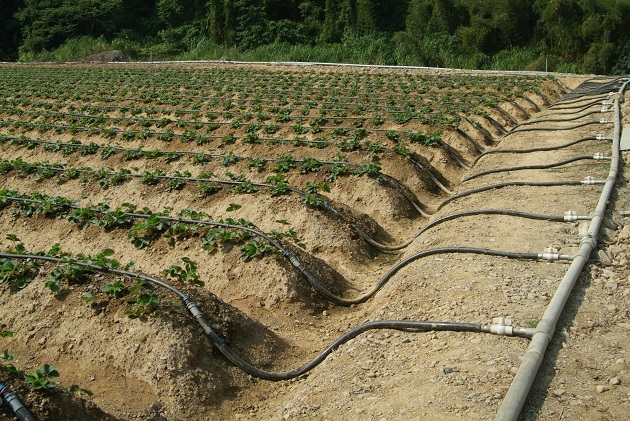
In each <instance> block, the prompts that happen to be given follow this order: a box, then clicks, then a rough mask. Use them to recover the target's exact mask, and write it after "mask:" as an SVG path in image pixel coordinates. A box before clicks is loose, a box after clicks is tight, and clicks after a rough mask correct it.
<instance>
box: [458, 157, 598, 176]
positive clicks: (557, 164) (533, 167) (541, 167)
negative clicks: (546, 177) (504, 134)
mask: <svg viewBox="0 0 630 421" xmlns="http://www.w3.org/2000/svg"><path fill="white" fill-rule="evenodd" d="M587 159H595V158H594V157H593V155H584V156H576V157H574V158H570V159H567V160H564V161H560V162H555V163H552V164H542V165H524V166H520V167H508V168H496V169H494V170H487V171H482V172H478V173H475V174H471V175H469V176H468V177H464V178H463V179H462V183H463V182H465V181H469V180H472V179H475V178H478V177H482V176H484V175H488V174H496V173H501V172H511V171H523V170H545V169H548V168H555V167H561V166H563V165H567V164H571V163H573V162H577V161H584V160H587Z"/></svg>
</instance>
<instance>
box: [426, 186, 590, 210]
mask: <svg viewBox="0 0 630 421" xmlns="http://www.w3.org/2000/svg"><path fill="white" fill-rule="evenodd" d="M582 184H585V183H584V182H582V181H542V182H537V181H509V182H506V183H498V184H491V185H489V186H483V187H478V188H476V189H472V190H467V191H464V192H461V193H458V194H455V195H453V196H451V197H449V198H448V199H446V200H445V201H443V202H442V203H440V205H439V206H438V208H437V210H440V209H442V208H443V207H444V205H446V204H448V203H450V202H452V201H454V200H457V199H460V198H462V197H466V196H470V195H472V194H476V193H481V192H485V191H488V190H494V189H501V188H503V187H513V186H516V187H520V186H532V187H554V186H580V185H582Z"/></svg>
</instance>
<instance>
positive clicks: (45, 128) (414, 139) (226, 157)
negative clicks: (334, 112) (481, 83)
mask: <svg viewBox="0 0 630 421" xmlns="http://www.w3.org/2000/svg"><path fill="white" fill-rule="evenodd" d="M0 128H9V129H10V130H9V132H11V131H12V130H13V131H20V132H21V133H27V132H30V131H37V132H38V133H40V134H45V133H48V132H53V133H55V134H64V133H69V134H71V135H76V134H78V133H81V132H82V133H87V135H88V136H96V137H99V138H103V137H104V138H109V139H111V138H115V137H117V136H118V135H120V137H121V139H125V140H126V141H135V140H139V141H147V140H149V139H157V140H160V141H162V142H165V143H166V144H170V143H171V142H172V141H173V139H179V141H180V142H181V143H184V144H186V143H195V144H197V145H199V146H206V145H209V144H210V142H211V139H218V140H219V142H218V143H217V144H216V147H219V148H221V147H224V146H226V145H232V144H235V143H236V142H240V143H242V144H250V145H272V144H276V145H287V144H289V145H292V146H297V147H311V148H317V149H324V148H327V147H335V148H337V149H338V150H339V151H340V152H354V151H364V152H367V153H368V158H369V159H370V160H372V161H373V160H375V159H376V158H377V157H378V154H379V153H381V152H383V151H387V150H391V151H393V152H395V153H396V154H398V155H401V156H402V157H404V158H405V159H409V158H410V157H411V156H412V154H413V151H412V150H411V149H410V148H409V144H408V143H406V142H404V141H403V138H401V132H399V131H395V130H390V131H387V132H386V133H385V137H386V138H387V139H388V140H389V141H391V142H394V146H392V147H391V148H390V147H388V146H385V145H383V144H382V143H380V142H378V141H372V140H366V139H364V138H365V137H366V135H367V132H366V131H365V130H364V129H355V130H353V131H352V132H350V133H349V134H348V135H347V137H345V138H342V139H341V140H336V139H338V136H336V135H335V134H334V133H333V134H331V135H324V136H319V137H317V138H315V139H313V140H310V139H308V138H306V137H304V136H295V137H294V138H293V139H287V138H282V137H261V136H258V135H257V134H254V133H249V134H247V135H245V136H241V137H237V136H236V135H234V134H233V133H228V134H227V135H224V136H213V137H211V136H208V135H202V134H199V133H198V132H197V131H190V130H188V131H185V132H184V133H175V132H173V131H172V130H165V131H152V130H149V129H146V130H142V131H134V130H118V129H114V128H109V127H107V128H103V127H85V126H75V125H63V124H56V123H38V122H34V123H33V122H26V121H22V120H3V119H0ZM441 135H442V132H441V131H439V130H438V131H434V132H430V133H425V132H406V133H405V137H406V138H407V139H408V140H409V142H410V144H419V145H420V146H422V147H430V146H439V147H440V148H442V149H444V150H445V151H446V152H447V153H448V154H450V155H451V157H452V158H453V159H454V160H455V161H457V162H458V163H459V161H458V158H457V156H456V155H455V154H454V153H453V152H452V150H451V149H450V147H449V146H448V145H447V144H446V143H445V142H443V141H442V140H441V139H440V137H441ZM8 138H9V137H8V136H7V137H4V139H8ZM11 138H12V139H15V136H11ZM20 138H21V139H22V137H20ZM24 139H28V138H25V137H24ZM467 139H468V140H470V141H472V142H474V140H472V138H470V137H467ZM71 142H72V143H76V139H74V140H71ZM92 143H93V142H92ZM92 143H91V145H92V146H90V149H91V151H90V150H88V151H87V152H86V153H95V152H96V149H95V148H97V146H94V145H96V144H92ZM475 146H476V147H477V148H479V146H478V145H477V144H476V143H475ZM77 148H78V146H77ZM68 150H70V151H71V150H73V147H72V146H70V147H69V148H68ZM103 150H104V152H103V153H105V155H106V156H110V155H112V154H113V153H115V152H116V151H117V150H120V147H118V146H113V145H112V146H107V147H103ZM126 152H129V156H130V157H132V156H133V155H134V154H135V155H136V156H137V157H141V156H142V155H143V153H142V152H141V151H139V150H136V152H134V151H130V150H127V151H126ZM189 152H190V153H193V155H194V157H195V158H194V159H195V160H196V162H195V163H196V164H204V163H206V162H208V161H209V160H210V159H211V158H213V157H219V156H220V157H221V159H222V161H223V164H224V165H226V166H227V165H230V164H232V163H235V162H237V161H238V160H239V157H238V156H237V155H235V154H234V153H233V152H231V151H228V152H225V153H222V154H212V153H206V152H203V151H199V152H193V151H189ZM189 152H186V153H189ZM177 156H178V154H175V155H170V156H169V157H168V159H175V158H176V157H177ZM251 158H252V159H253V160H255V165H256V166H262V163H263V162H264V161H262V159H264V158H262V157H251ZM302 159H305V158H302ZM334 160H335V161H344V160H345V159H342V158H340V155H339V154H337V158H334Z"/></svg>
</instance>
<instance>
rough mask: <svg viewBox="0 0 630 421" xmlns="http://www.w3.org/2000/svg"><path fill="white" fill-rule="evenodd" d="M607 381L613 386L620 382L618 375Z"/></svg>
mask: <svg viewBox="0 0 630 421" xmlns="http://www.w3.org/2000/svg"><path fill="white" fill-rule="evenodd" d="M608 383H610V384H612V385H613V386H618V385H620V384H621V379H620V378H619V377H613V378H612V379H610V380H609V381H608Z"/></svg>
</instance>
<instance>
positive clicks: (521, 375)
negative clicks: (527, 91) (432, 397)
mask: <svg viewBox="0 0 630 421" xmlns="http://www.w3.org/2000/svg"><path fill="white" fill-rule="evenodd" d="M628 83H630V80H628V79H626V80H625V81H624V83H623V84H622V85H621V87H620V88H619V93H620V94H621V95H623V94H624V92H625V90H626V87H627V86H628ZM620 140H621V109H620V106H619V100H618V99H615V102H614V135H613V144H612V162H611V165H610V171H609V173H608V177H607V179H606V182H605V184H604V187H603V189H602V193H601V195H600V197H599V200H598V202H597V206H596V208H595V211H594V212H593V217H592V220H591V223H590V224H589V227H588V232H587V234H586V235H585V236H584V237H582V240H581V241H580V248H579V250H578V254H577V255H576V256H575V258H574V259H573V260H572V262H571V265H570V266H569V268H568V270H567V272H566V273H565V275H564V277H563V278H562V280H561V281H560V284H559V285H558V288H557V289H556V292H555V293H554V295H553V297H552V298H551V301H550V302H549V305H548V306H547V308H546V309H545V312H544V314H543V316H542V318H541V319H540V321H539V322H538V325H537V326H536V332H535V333H534V335H533V336H532V338H531V341H530V344H529V347H528V348H527V351H526V352H525V354H524V355H523V357H522V358H521V364H520V366H519V368H518V370H517V372H516V374H515V375H514V379H513V380H512V383H511V385H510V388H509V389H508V391H507V393H506V395H505V397H504V399H503V402H501V406H500V407H499V410H498V412H497V415H496V418H495V420H496V421H516V420H517V419H518V418H519V415H520V413H521V410H522V408H523V405H524V404H525V400H526V399H527V396H528V395H529V392H530V389H531V386H532V384H533V383H534V380H535V378H536V376H537V373H538V369H539V368H540V366H541V364H542V362H543V359H544V357H545V353H546V351H547V348H548V347H549V344H550V342H551V340H552V338H553V336H554V333H555V330H556V327H557V324H558V322H559V320H560V317H561V315H562V313H563V311H564V307H565V305H566V303H567V301H568V299H569V297H570V295H571V293H572V291H573V287H574V285H575V283H576V282H577V279H578V278H579V276H580V274H581V273H582V270H583V268H584V266H586V264H587V262H588V260H589V258H590V256H591V253H592V252H593V250H595V248H596V247H597V236H598V234H599V231H600V228H601V226H602V223H603V222H604V217H605V212H606V208H607V205H608V201H609V200H610V197H611V195H612V192H613V189H614V187H615V183H616V180H617V175H618V173H619V165H620Z"/></svg>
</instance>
